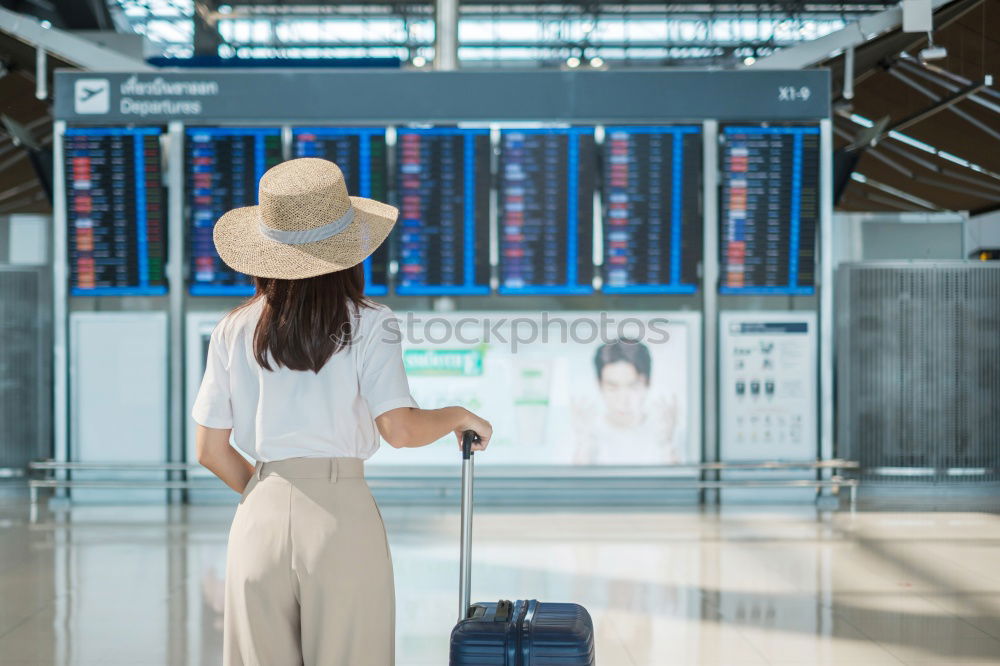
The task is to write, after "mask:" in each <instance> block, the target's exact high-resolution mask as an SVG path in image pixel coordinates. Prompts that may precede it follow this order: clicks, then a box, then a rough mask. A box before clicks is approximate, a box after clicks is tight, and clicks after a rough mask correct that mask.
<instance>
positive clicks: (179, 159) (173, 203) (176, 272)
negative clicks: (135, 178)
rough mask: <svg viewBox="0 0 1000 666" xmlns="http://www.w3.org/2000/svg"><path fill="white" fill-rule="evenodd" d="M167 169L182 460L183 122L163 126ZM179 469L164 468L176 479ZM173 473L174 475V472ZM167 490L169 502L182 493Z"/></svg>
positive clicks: (172, 377) (173, 382)
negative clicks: (164, 129)
mask: <svg viewBox="0 0 1000 666" xmlns="http://www.w3.org/2000/svg"><path fill="white" fill-rule="evenodd" d="M166 154H167V170H166V173H167V174H168V176H167V178H168V183H167V185H168V186H169V192H170V194H169V198H170V201H169V202H168V203H169V205H168V206H167V252H168V255H167V270H166V276H167V284H168V285H169V291H168V312H167V317H168V324H167V326H168V331H169V338H168V340H169V343H168V345H169V346H168V349H169V352H168V358H169V370H168V381H169V384H168V386H169V396H170V411H169V412H168V421H167V422H168V424H169V425H168V439H167V461H168V462H182V461H183V460H184V458H185V453H186V452H185V449H186V447H185V437H184V434H185V431H186V428H185V425H186V423H187V421H186V419H185V416H186V414H185V412H186V411H187V410H186V409H185V403H184V126H183V125H182V124H181V123H179V122H172V123H170V124H169V125H168V126H167V150H166ZM183 474H184V473H183V472H168V479H170V480H171V481H173V480H176V478H177V477H178V476H181V478H183V477H182V475H183ZM175 475H177V476H175ZM185 494H186V493H185V491H178V490H171V491H169V492H168V497H169V500H170V502H171V503H173V502H175V501H177V500H178V499H180V498H181V497H183V496H184V495H185Z"/></svg>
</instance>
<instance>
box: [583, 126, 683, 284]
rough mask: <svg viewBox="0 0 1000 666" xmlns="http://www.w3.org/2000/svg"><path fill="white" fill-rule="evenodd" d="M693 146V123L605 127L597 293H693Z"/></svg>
mask: <svg viewBox="0 0 1000 666" xmlns="http://www.w3.org/2000/svg"><path fill="white" fill-rule="evenodd" d="M701 141H702V138H701V128H700V127H697V126H694V125H691V126H673V127H634V126H631V127H606V128H605V130H604V145H603V157H604V160H603V161H604V170H603V179H604V182H603V193H604V210H603V215H602V221H603V224H602V226H603V241H604V264H603V278H604V280H603V290H604V291H606V292H611V293H633V294H643V293H644V294H651V293H675V294H690V293H694V292H695V291H697V288H698V264H699V262H700V261H701V245H702V211H701V168H702V164H701V150H702V148H701Z"/></svg>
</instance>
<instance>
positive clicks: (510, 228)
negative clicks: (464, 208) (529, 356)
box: [499, 127, 597, 294]
mask: <svg viewBox="0 0 1000 666" xmlns="http://www.w3.org/2000/svg"><path fill="white" fill-rule="evenodd" d="M596 172H597V160H596V144H595V142H594V128H592V127H572V128H559V129H505V130H501V132H500V174H499V177H500V202H499V204H500V205H499V216H500V220H499V225H500V293H502V294H587V293H590V292H592V291H593V278H594V276H593V243H594V187H595V174H596Z"/></svg>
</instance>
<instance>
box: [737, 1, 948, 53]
mask: <svg viewBox="0 0 1000 666" xmlns="http://www.w3.org/2000/svg"><path fill="white" fill-rule="evenodd" d="M949 2H951V0H931V7H932V9H937V8H939V7H942V6H944V5H946V4H948V3H949ZM902 24H903V10H902V8H900V7H893V8H891V9H886V10H885V11H883V12H879V13H878V14H874V15H872V16H866V17H864V18H861V19H859V20H857V21H855V22H854V23H851V24H849V25H847V26H844V27H843V28H841V29H840V30H837V31H836V32H831V33H830V34H828V35H825V36H823V37H820V38H819V39H814V40H812V41H809V42H803V43H802V44H797V45H795V46H791V47H789V48H785V49H782V50H780V51H778V52H777V53H774V54H772V55H769V56H766V57H764V58H760V59H759V60H757V61H756V62H755V63H754V64H753V65H749V66H750V67H753V68H754V69H805V68H806V67H812V66H813V65H815V64H817V63H819V62H822V61H824V60H826V59H827V58H830V57H832V56H834V55H837V54H838V53H839V52H841V51H843V50H845V49H847V48H850V47H852V46H858V45H860V44H864V43H865V42H868V41H870V40H871V39H873V38H874V37H876V36H878V35H881V34H884V33H886V32H889V31H890V30H895V29H896V28H898V27H900V26H901V25H902Z"/></svg>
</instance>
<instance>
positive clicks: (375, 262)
mask: <svg viewBox="0 0 1000 666" xmlns="http://www.w3.org/2000/svg"><path fill="white" fill-rule="evenodd" d="M292 144H293V150H292V156H293V157H320V158H323V159H325V160H330V161H331V162H336V163H337V166H339V167H340V170H341V171H342V172H343V174H344V182H345V183H346V185H347V192H348V194H350V195H351V196H357V197H365V198H366V199H375V200H376V201H382V202H387V201H388V200H389V199H388V196H389V194H388V189H389V187H388V180H389V173H388V163H387V160H386V143H385V128H384V127H297V128H295V129H293V130H292ZM364 270H365V293H366V294H369V295H373V296H380V295H383V294H385V293H386V292H387V291H388V290H387V287H386V284H387V278H388V275H389V244H388V243H382V245H380V246H379V247H378V249H377V250H375V252H374V253H373V254H372V255H371V256H370V257H369V258H368V259H366V260H365V262H364Z"/></svg>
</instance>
